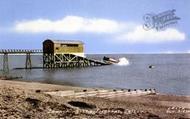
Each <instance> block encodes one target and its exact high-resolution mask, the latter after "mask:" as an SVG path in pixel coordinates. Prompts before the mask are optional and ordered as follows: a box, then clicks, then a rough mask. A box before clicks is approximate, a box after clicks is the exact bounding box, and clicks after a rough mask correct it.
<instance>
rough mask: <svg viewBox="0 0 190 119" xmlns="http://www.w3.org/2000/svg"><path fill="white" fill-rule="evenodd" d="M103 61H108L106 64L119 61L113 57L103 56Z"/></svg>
mask: <svg viewBox="0 0 190 119" xmlns="http://www.w3.org/2000/svg"><path fill="white" fill-rule="evenodd" d="M103 61H104V62H105V63H108V64H117V63H119V60H116V59H113V58H110V57H105V56H104V58H103Z"/></svg>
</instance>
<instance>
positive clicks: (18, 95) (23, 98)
mask: <svg viewBox="0 0 190 119" xmlns="http://www.w3.org/2000/svg"><path fill="white" fill-rule="evenodd" d="M94 89H95V88H84V87H74V86H67V85H55V84H45V83H39V82H24V81H16V80H1V78H0V117H3V118H27V117H28V118H42V119H44V118H65V117H66V118H79V119H80V118H87V119H88V118H89V119H90V118H137V119H140V118H156V119H160V118H163V119H171V118H177V119H178V118H190V97H189V96H176V95H166V94H157V95H142V96H123V97H114V98H109V99H108V98H103V97H79V98H73V97H60V96H52V95H49V94H45V93H43V92H51V91H70V90H73V91H84V90H88V91H90V90H94ZM75 103H76V104H75Z"/></svg>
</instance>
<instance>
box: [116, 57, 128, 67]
mask: <svg viewBox="0 0 190 119" xmlns="http://www.w3.org/2000/svg"><path fill="white" fill-rule="evenodd" d="M116 65H119V66H126V65H129V61H128V60H127V58H125V57H122V58H119V62H118V63H117V64H116Z"/></svg>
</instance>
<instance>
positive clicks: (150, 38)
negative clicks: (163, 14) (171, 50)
mask: <svg viewBox="0 0 190 119" xmlns="http://www.w3.org/2000/svg"><path fill="white" fill-rule="evenodd" d="M116 39H118V42H129V43H160V42H169V41H183V40H185V34H184V33H182V32H180V31H178V30H177V29H174V28H167V29H166V30H164V31H157V30H154V29H151V30H148V31H146V30H144V29H143V28H142V26H136V27H135V28H134V30H132V31H129V32H126V33H122V34H120V35H119V36H117V38H116Z"/></svg>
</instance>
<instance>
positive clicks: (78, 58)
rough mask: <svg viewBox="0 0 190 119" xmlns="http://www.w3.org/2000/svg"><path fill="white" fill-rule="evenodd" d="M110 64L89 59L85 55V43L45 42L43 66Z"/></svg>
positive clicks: (71, 41)
mask: <svg viewBox="0 0 190 119" xmlns="http://www.w3.org/2000/svg"><path fill="white" fill-rule="evenodd" d="M101 65H108V64H107V63H105V62H101V61H97V60H93V59H88V58H86V57H85V55H84V43H83V42H81V41H73V40H69V41H68V40H63V41H60V40H50V39H47V40H45V41H44V42H43V68H66V67H70V68H71V67H86V66H101Z"/></svg>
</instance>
